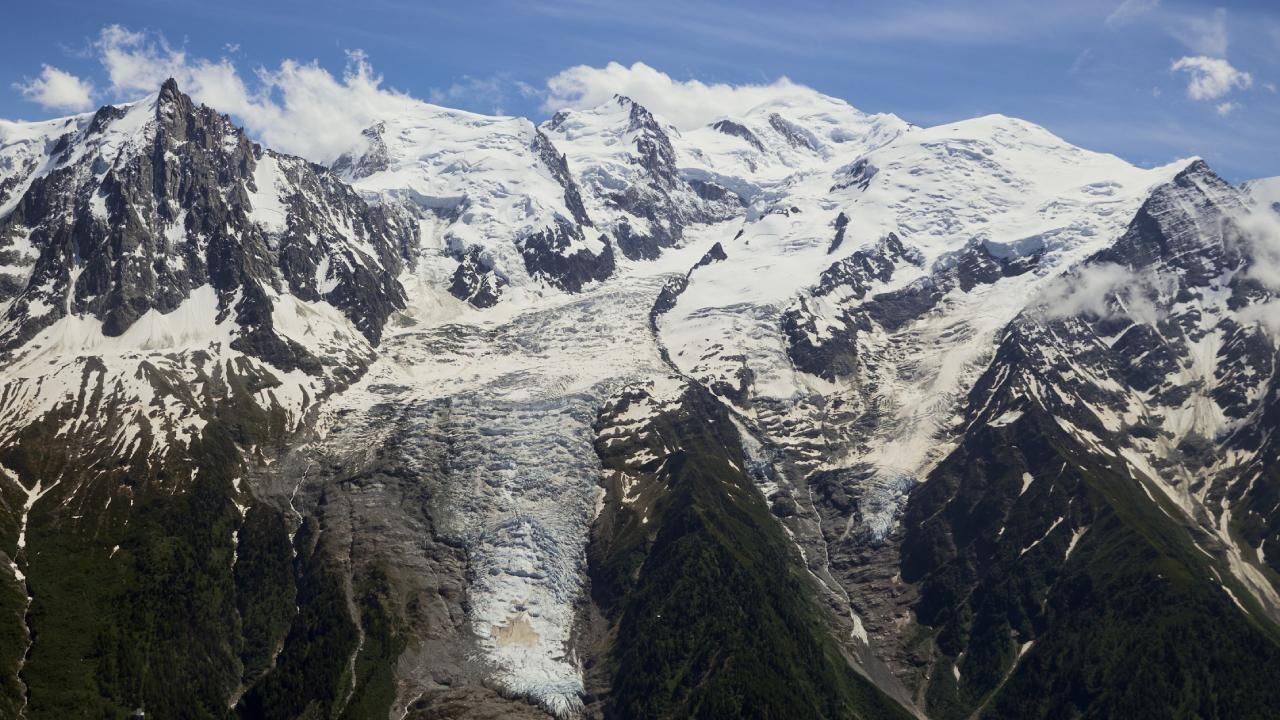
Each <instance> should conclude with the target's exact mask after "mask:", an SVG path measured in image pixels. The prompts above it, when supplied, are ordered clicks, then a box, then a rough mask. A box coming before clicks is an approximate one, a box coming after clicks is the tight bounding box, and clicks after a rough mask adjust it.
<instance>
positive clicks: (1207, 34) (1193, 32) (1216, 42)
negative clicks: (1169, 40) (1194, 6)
mask: <svg viewBox="0 0 1280 720" xmlns="http://www.w3.org/2000/svg"><path fill="white" fill-rule="evenodd" d="M1169 23H1170V24H1169V34H1171V35H1173V37H1174V38H1176V39H1177V40H1178V41H1179V42H1181V43H1182V44H1183V45H1186V46H1187V47H1189V48H1191V50H1192V52H1195V53H1198V54H1200V55H1211V56H1214V57H1224V56H1226V54H1227V45H1228V43H1229V35H1228V33H1227V11H1226V10H1224V9H1222V8H1218V9H1216V10H1214V11H1213V14H1212V15H1210V16H1208V17H1203V16H1200V15H1187V14H1174V15H1170V17H1169Z"/></svg>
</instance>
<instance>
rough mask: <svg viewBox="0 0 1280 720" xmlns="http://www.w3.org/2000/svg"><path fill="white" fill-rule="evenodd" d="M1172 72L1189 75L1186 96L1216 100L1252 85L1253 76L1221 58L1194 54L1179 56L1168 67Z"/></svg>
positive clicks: (1193, 98) (1195, 98)
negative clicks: (1237, 89)
mask: <svg viewBox="0 0 1280 720" xmlns="http://www.w3.org/2000/svg"><path fill="white" fill-rule="evenodd" d="M1170 70H1172V71H1173V72H1179V71H1182V72H1186V73H1187V74H1189V75H1190V76H1191V80H1190V82H1188V84H1187V97H1189V98H1191V99H1192V100H1216V99H1218V98H1220V97H1222V96H1224V95H1226V94H1227V93H1229V92H1231V91H1232V90H1234V89H1236V88H1240V89H1245V88H1248V87H1249V86H1251V85H1253V77H1252V76H1251V75H1249V73H1247V72H1243V71H1241V70H1237V69H1236V68H1234V67H1232V66H1231V63H1229V62H1227V61H1226V60H1223V59H1222V58H1214V57H1205V56H1195V57H1190V56H1189V57H1184V58H1179V59H1177V60H1175V61H1174V62H1173V65H1172V66H1171V67H1170Z"/></svg>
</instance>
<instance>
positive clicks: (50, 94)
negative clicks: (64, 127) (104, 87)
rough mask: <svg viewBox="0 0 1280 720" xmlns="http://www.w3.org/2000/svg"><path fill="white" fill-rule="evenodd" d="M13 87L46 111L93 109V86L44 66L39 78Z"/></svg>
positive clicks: (63, 72) (49, 66)
mask: <svg viewBox="0 0 1280 720" xmlns="http://www.w3.org/2000/svg"><path fill="white" fill-rule="evenodd" d="M14 87H15V88H16V89H17V90H18V92H20V93H22V96H23V97H25V98H27V99H28V100H30V101H32V102H34V103H36V104H38V105H40V107H42V108H45V109H47V110H71V111H83V110H88V109H90V108H92V107H93V84H92V83H90V82H89V81H87V80H82V79H80V78H79V77H76V76H75V75H72V74H71V73H69V72H66V71H65V70H59V69H58V68H56V67H53V66H52V65H45V66H44V67H42V68H41V70H40V76H39V77H37V78H35V79H33V80H28V81H27V82H25V83H15V84H14Z"/></svg>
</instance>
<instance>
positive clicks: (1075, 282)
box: [1038, 263, 1176, 325]
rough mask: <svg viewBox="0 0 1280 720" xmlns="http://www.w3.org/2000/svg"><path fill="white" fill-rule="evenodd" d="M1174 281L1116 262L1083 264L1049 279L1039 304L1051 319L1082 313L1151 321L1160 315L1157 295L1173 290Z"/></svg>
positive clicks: (1161, 304)
mask: <svg viewBox="0 0 1280 720" xmlns="http://www.w3.org/2000/svg"><path fill="white" fill-rule="evenodd" d="M1174 285H1175V283H1173V281H1172V279H1171V278H1166V277H1163V276H1161V275H1158V274H1156V273H1154V272H1152V271H1150V270H1146V271H1142V272H1135V271H1133V270H1130V269H1129V268H1127V267H1125V266H1123V265H1118V264H1115V263H1098V264H1094V265H1084V266H1082V267H1080V268H1079V269H1078V270H1076V271H1075V272H1074V273H1072V274H1070V275H1064V276H1061V277H1058V278H1055V279H1054V280H1052V281H1050V282H1049V283H1048V284H1047V285H1046V286H1045V289H1044V291H1043V292H1042V293H1041V296H1040V299H1039V303H1038V306H1039V307H1040V309H1041V311H1042V312H1043V313H1044V315H1045V317H1048V318H1050V319H1062V318H1067V317H1075V316H1077V315H1081V314H1085V313H1087V314H1092V315H1095V316H1097V317H1113V316H1116V315H1126V316H1128V317H1130V318H1132V319H1133V320H1135V321H1137V322H1141V323H1146V324H1148V325H1154V324H1156V323H1158V322H1159V321H1160V319H1161V316H1162V315H1161V310H1160V308H1161V307H1162V306H1163V303H1162V302H1161V301H1160V299H1161V298H1166V297H1167V296H1169V295H1170V294H1172V293H1173V292H1174V291H1175V290H1176V287H1174Z"/></svg>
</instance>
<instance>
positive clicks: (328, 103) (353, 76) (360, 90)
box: [94, 25, 419, 162]
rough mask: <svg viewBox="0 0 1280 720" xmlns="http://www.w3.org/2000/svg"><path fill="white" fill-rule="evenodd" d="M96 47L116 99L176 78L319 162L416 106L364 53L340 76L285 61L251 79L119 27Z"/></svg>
mask: <svg viewBox="0 0 1280 720" xmlns="http://www.w3.org/2000/svg"><path fill="white" fill-rule="evenodd" d="M94 48H95V51H96V52H97V54H98V59H99V60H100V61H101V63H102V65H103V68H104V69H105V70H106V72H107V76H108V78H109V79H110V81H111V87H110V90H111V91H112V92H113V93H114V94H115V96H116V97H117V98H118V99H121V100H132V99H135V98H136V97H137V96H138V95H140V94H142V93H153V92H156V91H157V90H158V89H159V88H160V85H161V84H162V83H163V82H164V81H165V79H166V78H170V77H172V78H174V79H175V80H177V82H178V86H179V88H180V89H181V90H182V91H183V92H186V93H187V94H189V95H191V96H192V97H193V98H195V99H196V100H197V101H198V102H203V103H206V104H208V105H210V106H211V107H214V108H217V109H218V110H220V111H222V112H226V113H229V114H231V115H232V116H234V117H235V118H236V119H237V120H238V121H239V122H240V123H241V124H243V125H244V126H245V127H246V128H247V129H248V130H249V132H250V133H251V134H252V135H254V136H255V137H256V138H258V139H260V140H261V141H262V142H264V143H265V144H266V145H268V146H269V147H271V148H273V149H276V150H280V151H281V152H286V153H291V154H295V155H301V156H302V157H305V158H307V159H309V160H313V161H315V162H331V161H332V160H334V159H335V158H336V157H337V156H338V155H340V154H341V153H343V152H346V151H349V150H355V149H358V148H359V146H360V143H362V142H363V141H362V139H361V135H360V131H361V130H363V129H365V128H367V127H369V126H370V125H372V124H373V123H374V122H376V121H377V119H378V118H380V117H383V116H385V115H388V114H393V113H396V112H398V111H401V110H402V109H403V108H404V107H405V105H406V104H412V103H417V102H419V101H417V100H414V99H412V98H410V97H408V96H407V95H404V94H402V93H399V92H396V91H393V90H388V89H385V88H383V87H382V78H381V77H380V76H378V75H376V74H375V73H374V72H373V69H372V67H371V66H370V65H369V62H368V59H367V58H366V57H365V55H364V53H362V52H359V51H355V52H349V53H348V55H347V66H346V68H345V70H344V72H343V73H342V76H341V77H335V76H334V75H333V74H331V73H330V72H329V71H328V70H325V69H324V68H322V67H320V66H319V64H318V63H316V62H310V63H300V62H297V61H295V60H285V61H284V62H282V63H281V64H280V66H279V68H277V69H275V70H269V69H267V68H261V67H260V68H258V69H257V70H256V71H255V72H254V73H252V74H251V75H249V76H248V78H247V79H246V78H245V77H243V76H242V75H241V74H240V72H239V71H238V69H237V68H236V67H235V65H234V64H233V63H232V62H231V61H230V60H229V59H226V58H223V59H220V60H217V61H214V60H208V59H204V58H191V57H189V56H188V55H187V54H186V53H185V52H184V51H182V50H178V49H175V48H173V47H171V46H170V45H169V43H168V42H167V41H166V40H165V38H164V37H163V36H160V35H155V34H149V33H142V32H134V31H131V30H129V29H127V28H123V27H121V26H119V25H112V26H110V27H107V28H104V29H103V30H102V32H101V33H100V35H99V37H98V40H97V42H96V43H95V44H94Z"/></svg>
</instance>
